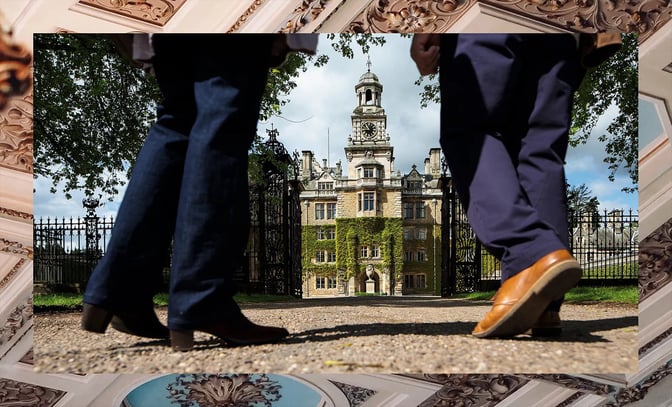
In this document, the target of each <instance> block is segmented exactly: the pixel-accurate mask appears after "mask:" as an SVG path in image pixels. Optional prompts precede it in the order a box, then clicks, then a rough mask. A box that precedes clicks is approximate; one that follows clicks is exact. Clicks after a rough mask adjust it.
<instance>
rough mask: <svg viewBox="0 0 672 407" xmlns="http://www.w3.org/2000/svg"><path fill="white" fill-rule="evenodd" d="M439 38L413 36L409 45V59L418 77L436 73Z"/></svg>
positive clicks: (424, 35)
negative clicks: (411, 60)
mask: <svg viewBox="0 0 672 407" xmlns="http://www.w3.org/2000/svg"><path fill="white" fill-rule="evenodd" d="M439 43H440V37H439V35H438V34H415V35H413V42H412V43H411V58H413V61H415V65H416V66H417V67H418V71H420V75H429V74H432V73H436V72H438V68H439V50H440V46H439Z"/></svg>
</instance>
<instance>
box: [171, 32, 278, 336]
mask: <svg viewBox="0 0 672 407" xmlns="http://www.w3.org/2000/svg"><path fill="white" fill-rule="evenodd" d="M189 41H190V42H191V52H190V53H189V54H188V55H187V57H190V58H191V61H192V64H193V67H192V69H193V70H194V72H195V82H194V92H195V95H196V105H197V111H198V116H197V119H196V122H195V124H194V126H193V128H192V131H191V133H190V136H189V137H190V139H189V147H188V150H187V154H186V161H185V163H184V176H183V179H182V186H181V191H180V200H179V206H178V211H177V221H176V226H175V243H174V256H173V264H172V266H173V269H172V273H171V283H170V301H169V308H168V314H169V318H168V326H169V328H170V329H171V330H173V331H189V330H194V329H199V330H205V331H208V332H212V331H213V330H212V329H209V327H213V326H214V325H217V324H227V323H228V321H230V320H232V319H236V318H240V316H241V314H240V309H239V308H238V306H237V305H236V303H235V302H234V301H233V299H232V297H233V294H234V293H235V287H234V284H233V281H232V272H233V271H234V270H235V269H236V268H238V267H240V266H241V265H242V261H243V252H244V249H245V246H246V244H247V240H248V239H247V237H248V233H249V226H250V225H249V204H248V199H249V190H248V184H247V177H248V174H247V168H248V165H247V162H248V149H249V147H250V145H251V143H252V140H253V138H254V136H255V134H256V127H257V121H258V116H259V108H260V102H261V97H262V95H263V92H264V89H265V85H266V77H267V72H268V58H269V55H270V52H269V51H270V45H271V42H270V41H271V37H270V36H260V35H254V36H247V35H246V36H220V35H205V36H200V35H199V36H190V37H189ZM214 333H215V334H218V333H217V332H214ZM229 339H230V338H229ZM186 347H189V346H186Z"/></svg>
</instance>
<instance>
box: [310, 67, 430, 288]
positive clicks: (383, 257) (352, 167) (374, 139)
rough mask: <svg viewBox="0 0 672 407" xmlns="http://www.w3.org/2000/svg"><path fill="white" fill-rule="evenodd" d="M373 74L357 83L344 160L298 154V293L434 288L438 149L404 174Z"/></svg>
mask: <svg viewBox="0 0 672 407" xmlns="http://www.w3.org/2000/svg"><path fill="white" fill-rule="evenodd" d="M382 92H383V85H382V84H381V83H380V81H379V79H378V77H377V75H376V74H374V73H373V72H371V70H370V65H369V69H368V70H367V72H365V73H364V74H363V75H361V77H360V79H359V81H358V83H357V84H356V85H355V94H356V101H355V109H354V110H353V112H352V115H351V122H352V132H351V134H350V136H349V137H348V143H347V146H346V147H345V163H343V162H342V161H338V162H337V163H336V164H335V166H333V167H330V166H328V165H327V161H326V160H322V163H320V162H318V160H317V158H316V157H315V156H314V154H313V152H312V151H303V152H302V156H301V160H300V180H301V182H302V183H303V187H304V189H303V191H302V192H301V196H300V199H301V210H302V217H301V223H302V269H303V296H304V297H315V296H354V295H360V294H369V295H372V294H373V295H405V294H437V295H438V294H439V292H440V281H439V278H440V274H441V273H440V265H441V259H440V253H441V250H440V248H441V234H440V233H441V232H440V231H441V225H440V222H441V216H440V210H441V196H442V195H441V190H440V189H439V186H438V182H439V177H440V172H441V165H440V156H441V151H440V149H439V148H432V149H430V151H429V154H428V157H426V158H425V160H424V164H425V165H424V172H421V171H420V170H419V169H418V168H417V167H416V166H415V165H414V166H413V168H412V169H411V171H410V172H408V173H405V174H402V173H401V171H398V170H395V168H394V147H393V146H392V144H391V137H390V135H389V133H388V129H387V116H386V113H385V109H383V107H382Z"/></svg>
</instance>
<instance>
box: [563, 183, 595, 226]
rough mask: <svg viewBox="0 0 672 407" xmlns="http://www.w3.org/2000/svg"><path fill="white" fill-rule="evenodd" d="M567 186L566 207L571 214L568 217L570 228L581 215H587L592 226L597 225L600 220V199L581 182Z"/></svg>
mask: <svg viewBox="0 0 672 407" xmlns="http://www.w3.org/2000/svg"><path fill="white" fill-rule="evenodd" d="M566 186H567V209H568V211H569V213H570V214H572V216H570V219H571V220H572V221H573V224H572V225H570V226H571V227H572V228H574V227H575V226H576V222H577V220H578V219H579V218H580V217H582V216H586V215H588V216H589V219H592V221H593V226H594V227H597V226H598V224H599V221H600V208H599V207H600V201H599V200H598V199H597V197H596V196H594V195H593V191H591V190H590V188H588V187H587V186H586V184H581V185H579V186H571V185H569V184H566Z"/></svg>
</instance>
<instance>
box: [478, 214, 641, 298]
mask: <svg viewBox="0 0 672 407" xmlns="http://www.w3.org/2000/svg"><path fill="white" fill-rule="evenodd" d="M638 225H639V215H638V214H637V213H636V212H633V211H632V210H628V211H623V210H612V211H603V212H602V213H599V212H597V211H595V212H590V213H570V216H569V244H570V249H571V251H572V254H573V255H574V257H576V259H577V260H578V261H579V262H580V263H581V266H582V268H583V278H582V280H581V284H584V285H603V284H624V283H628V284H629V283H636V281H637V279H638V271H639V269H638V267H639V266H638V261H637V257H638V252H639V245H638V239H639V233H638ZM500 278H501V264H500V262H499V261H498V260H497V259H495V258H494V257H493V256H492V255H491V254H489V253H487V251H485V250H483V251H482V254H481V279H482V280H486V281H487V280H495V281H499V280H500Z"/></svg>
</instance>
